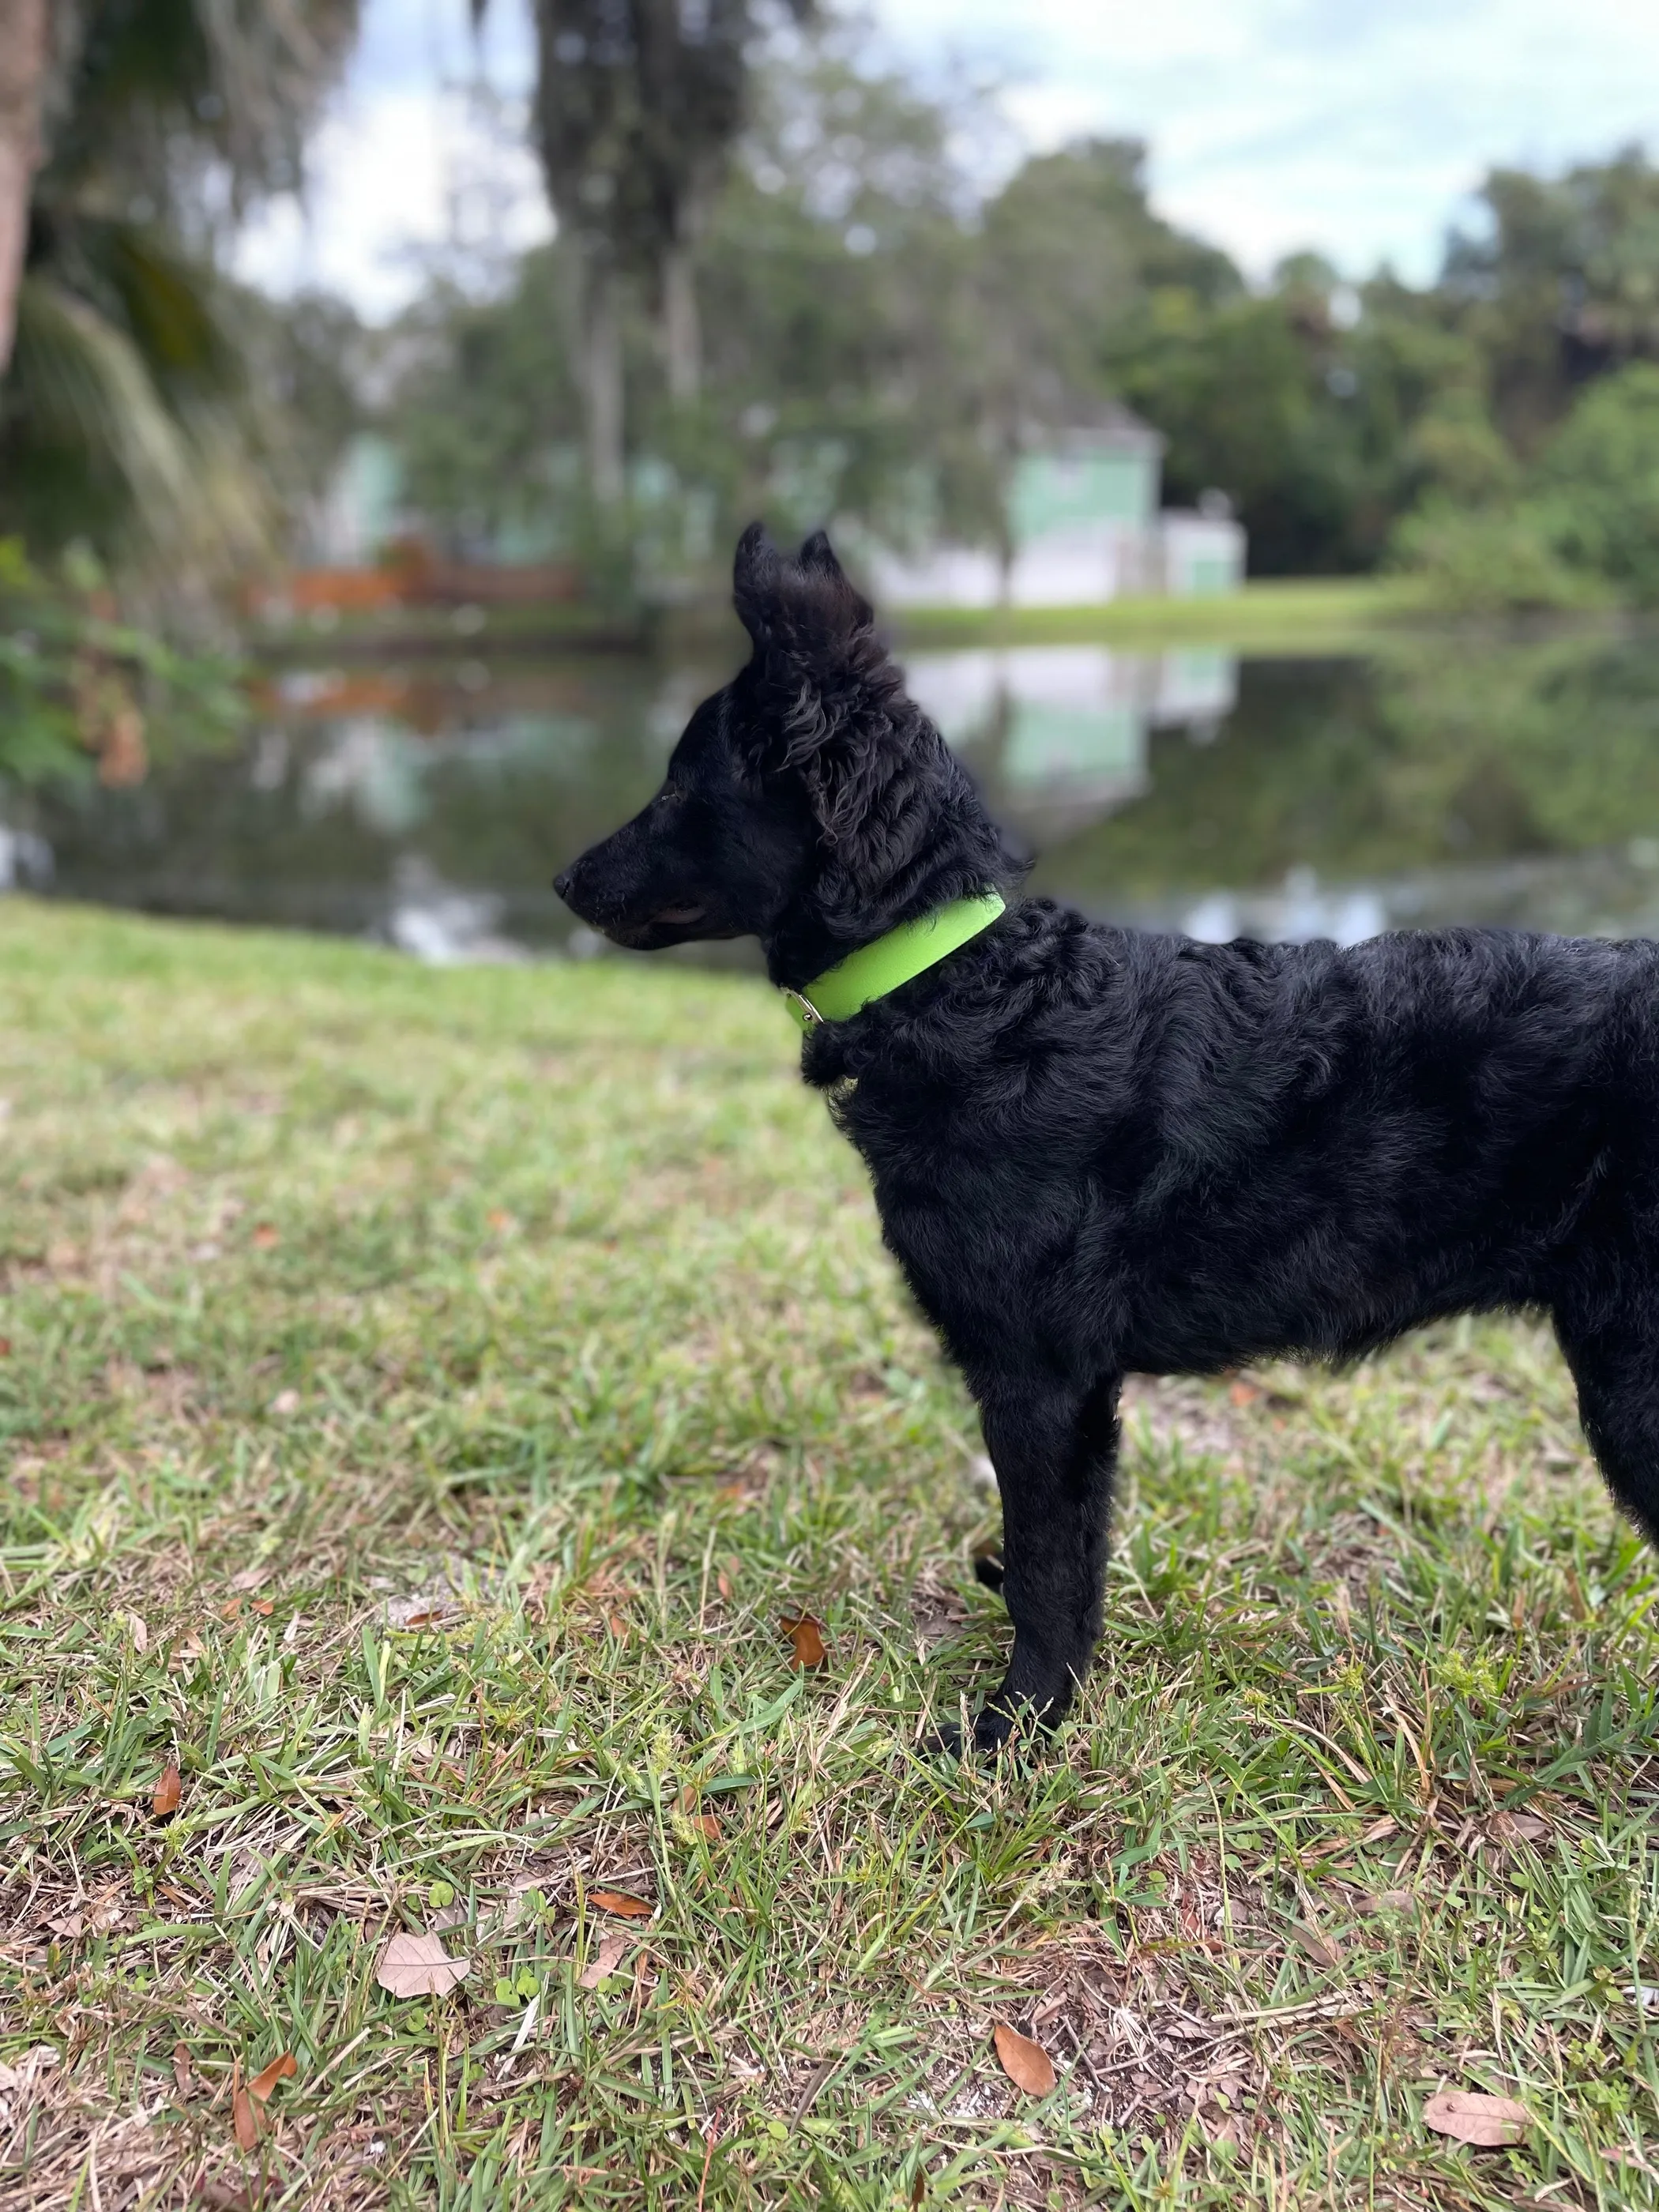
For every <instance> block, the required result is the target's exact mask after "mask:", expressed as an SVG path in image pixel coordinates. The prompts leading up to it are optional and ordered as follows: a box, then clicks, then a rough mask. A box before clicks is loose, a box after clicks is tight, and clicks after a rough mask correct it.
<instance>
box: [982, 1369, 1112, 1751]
mask: <svg viewBox="0 0 1659 2212" xmlns="http://www.w3.org/2000/svg"><path fill="white" fill-rule="evenodd" d="M1121 1379H1122V1378H1121V1376H1116V1375H1114V1376H1110V1377H1109V1378H1107V1379H1104V1380H1103V1381H1101V1382H1100V1383H1097V1384H1096V1385H1095V1387H1094V1388H1093V1389H1089V1390H1086V1391H1085V1390H1080V1389H1075V1388H1073V1387H1071V1386H1068V1385H1067V1384H1066V1383H1062V1382H1061V1381H1060V1380H1059V1378H1057V1377H1054V1376H1042V1377H1041V1378H1036V1377H1027V1376H1019V1377H1012V1376H999V1377H998V1378H996V1380H995V1381H994V1382H993V1383H989V1384H988V1385H987V1387H986V1388H985V1389H982V1390H981V1391H980V1392H979V1393H978V1394H977V1395H978V1396H979V1401H980V1419H981V1425H982V1426H983V1428H984V1431H985V1443H986V1447H987V1449H988V1451H989V1452H990V1455H991V1464H992V1465H993V1467H994V1468H995V1469H996V1475H997V1487H998V1489H999V1490H1000V1492H1001V1493H1002V1562H1003V1571H1002V1593H1003V1596H1004V1597H1005V1599H1006V1601H1007V1606H1008V1613H1009V1617H1010V1618H1011V1620H1012V1622H1013V1624H1014V1650H1013V1656H1012V1659H1011V1660H1010V1662H1009V1664H1008V1672H1007V1674H1006V1675H1005V1676H1004V1677H1003V1680H1002V1685H1001V1687H1000V1689H999V1690H998V1691H997V1692H996V1694H995V1696H994V1697H993V1698H992V1699H990V1701H989V1702H988V1704H987V1705H986V1707H985V1710H984V1711H983V1712H981V1714H980V1716H979V1717H978V1719H977V1720H976V1721H975V1723H974V1741H975V1746H976V1747H977V1748H978V1749H979V1750H981V1751H994V1750H995V1749H996V1747H997V1746H998V1745H999V1744H1000V1743H1003V1742H1005V1741H1006V1740H1007V1737H1008V1735H1010V1733H1011V1732H1012V1729H1013V1728H1014V1727H1015V1725H1016V1723H1018V1719H1019V1718H1020V1717H1021V1715H1022V1714H1028V1715H1029V1716H1030V1717H1031V1718H1033V1719H1034V1720H1036V1721H1037V1722H1039V1723H1042V1725H1044V1726H1048V1727H1052V1726H1053V1724H1054V1722H1056V1721H1057V1720H1059V1719H1060V1717H1061V1715H1062V1714H1063V1713H1064V1712H1065V1711H1066V1707H1067V1705H1070V1703H1071V1701H1072V1694H1073V1691H1074V1690H1075V1689H1076V1688H1077V1686H1078V1684H1079V1682H1080V1681H1081V1680H1082V1679H1083V1676H1084V1674H1085V1671H1086V1669H1087V1668H1088V1664H1089V1660H1090V1656H1091V1654H1092V1652H1093V1650H1094V1648H1095V1644H1096V1641H1097V1638H1098V1637H1099V1635H1100V1609H1101V1597H1102V1591H1103V1585H1104V1582H1105V1576H1106V1539H1107V1531H1108V1524H1109V1520H1110V1516H1111V1504H1112V1471H1113V1468H1114V1466H1115V1462H1116V1457H1117V1437H1118V1426H1117V1398H1118V1390H1119V1388H1120V1386H1121Z"/></svg>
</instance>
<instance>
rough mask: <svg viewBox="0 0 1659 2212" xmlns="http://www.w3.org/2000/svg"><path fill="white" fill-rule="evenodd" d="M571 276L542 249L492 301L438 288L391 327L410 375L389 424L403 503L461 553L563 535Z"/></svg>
mask: <svg viewBox="0 0 1659 2212" xmlns="http://www.w3.org/2000/svg"><path fill="white" fill-rule="evenodd" d="M570 276H571V271H570V270H569V268H568V265H567V263H566V260H565V258H564V257H563V256H562V253H561V250H560V248H559V247H558V246H538V247H537V248H536V250H535V251H534V252H531V253H528V254H526V256H525V258H523V260H522V261H520V264H518V267H517V269H516V270H515V271H514V273H513V283H512V286H511V289H509V290H508V291H507V293H506V294H505V295H502V296H501V297H500V298H496V299H492V300H488V301H478V300H474V299H470V298H468V297H467V296H466V295H465V294H463V293H461V292H459V291H458V290H457V289H454V288H453V286H450V285H445V284H440V285H435V286H434V288H433V289H431V290H430V291H428V293H427V294H426V295H424V296H423V297H422V299H421V300H420V301H417V303H416V306H415V307H413V308H412V309H411V310H410V313H409V314H408V315H407V316H406V317H404V319H403V321H402V323H401V324H400V325H399V326H398V333H397V338H396V343H397V346H398V350H399V351H400V352H401V353H402V354H403V355H404V357H405V359H406V360H407V361H408V362H409V366H408V367H407V368H405V370H404V374H403V376H402V378H401V379H400V380H399V385H398V394H397V398H396V402H395V404H394V407H393V410H392V418H391V420H392V428H394V431H395V435H396V436H397V440H398V450H399V453H400V455H401V457H402V460H403V466H404V490H405V495H406V497H407V498H408V500H409V501H410V503H411V504H412V505H413V506H414V507H416V510H417V511H418V512H419V513H421V514H422V515H423V516H427V517H429V518H430V519H431V520H432V521H433V522H434V523H435V525H436V526H438V528H439V529H440V531H441V532H442V534H443V535H444V537H445V538H446V539H447V541H448V542H449V543H450V544H451V545H452V546H453V549H454V550H456V551H457V552H465V551H467V550H475V549H476V548H477V546H478V545H479V544H481V543H485V544H487V543H489V541H491V540H493V539H495V538H498V537H499V535H500V533H501V532H502V531H503V530H506V529H508V528H512V527H514V526H516V527H518V528H520V530H530V531H532V532H533V531H538V530H540V531H543V532H547V531H549V530H551V531H553V532H558V531H560V530H561V529H564V530H567V531H568V527H569V520H568V517H569V511H570V509H571V508H573V507H575V506H577V505H579V504H580V495H579V490H578V484H577V483H576V482H575V481H573V479H574V478H576V477H578V474H579V472H578V471H575V470H574V468H573V467H572V466H571V465H570V464H571V463H572V462H574V450H575V447H576V442H577V440H578V437H579V435H580V409H579V404H578V400H577V395H576V391H575V387H574V382H573V380H572V377H571V374H570V358H571V349H570V343H569V319H570V301H569V298H568V283H569V280H570ZM573 495H575V496H573ZM560 550H570V549H569V547H568V545H567V546H564V547H562V548H561V549H560Z"/></svg>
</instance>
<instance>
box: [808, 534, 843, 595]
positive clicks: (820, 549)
mask: <svg viewBox="0 0 1659 2212" xmlns="http://www.w3.org/2000/svg"><path fill="white" fill-rule="evenodd" d="M799 562H800V565H801V567H802V568H804V569H805V571H806V572H807V573H808V574H811V575H815V576H833V577H837V578H839V579H840V580H841V581H842V583H845V582H846V580H847V571H846V570H845V569H844V568H842V565H841V562H839V561H837V560H836V549H835V547H834V546H833V545H831V544H830V543H829V532H828V531H827V530H815V531H814V532H812V535H811V537H810V538H808V539H807V541H806V543H805V544H804V545H803V546H802V547H801V549H800V553H799Z"/></svg>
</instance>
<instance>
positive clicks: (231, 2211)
mask: <svg viewBox="0 0 1659 2212" xmlns="http://www.w3.org/2000/svg"><path fill="white" fill-rule="evenodd" d="M196 2202H197V2203H198V2204H211V2205H212V2206H213V2207H214V2212H247V2191H246V2190H245V2189H238V2188H235V2187H234V2185H232V2184H231V2183H230V2182H228V2181H221V2180H219V2179H218V2178H217V2177H216V2175H212V2174H208V2175H204V2177H203V2179H201V2180H200V2181H198V2182H197V2185H196Z"/></svg>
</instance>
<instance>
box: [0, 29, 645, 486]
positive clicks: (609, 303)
mask: <svg viewBox="0 0 1659 2212" xmlns="http://www.w3.org/2000/svg"><path fill="white" fill-rule="evenodd" d="M0 4H3V0H0ZM617 291H618V286H617V273H616V271H615V270H614V269H612V268H611V267H610V265H609V264H608V263H607V262H606V261H605V259H604V258H603V257H602V256H601V255H599V254H590V256H589V258H588V263H587V267H586V270H584V271H583V283H582V330H581V364H582V411H583V415H584V416H585V417H586V422H585V428H586V443H587V485H588V489H589V490H590V491H591V492H592V495H593V499H594V502H595V504H596V505H598V506H599V507H618V506H620V505H621V503H622V500H623V493H624V492H625V491H626V489H627V480H626V474H625V468H624V462H623V351H622V315H621V302H620V301H619V299H618V297H617Z"/></svg>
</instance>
